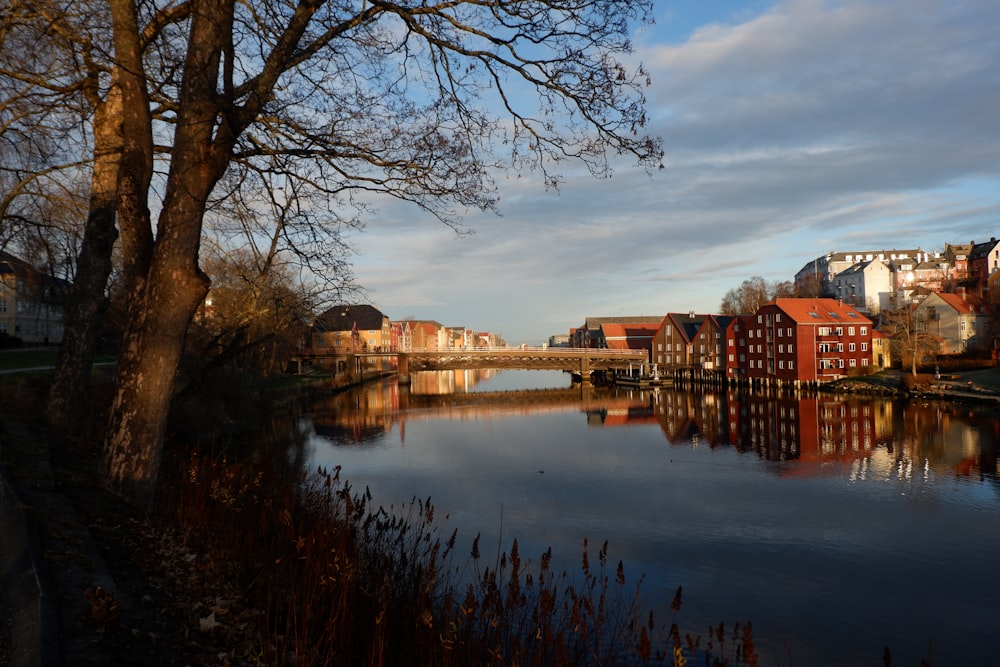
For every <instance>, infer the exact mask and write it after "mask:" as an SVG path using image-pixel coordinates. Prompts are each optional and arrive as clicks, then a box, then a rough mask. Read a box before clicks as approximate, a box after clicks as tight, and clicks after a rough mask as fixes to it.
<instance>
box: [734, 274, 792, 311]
mask: <svg viewBox="0 0 1000 667" xmlns="http://www.w3.org/2000/svg"><path fill="white" fill-rule="evenodd" d="M794 291H795V288H794V285H793V284H792V283H791V282H790V281H787V280H786V281H774V282H771V283H769V282H767V281H766V280H764V278H763V277H761V276H753V277H751V278H747V279H746V280H744V281H743V282H742V283H740V286H739V287H734V288H732V289H729V290H727V291H726V294H725V295H724V296H723V297H722V302H721V303H720V304H719V313H720V314H722V315H744V314H749V313H755V312H757V309H758V308H760V307H761V306H762V305H764V304H765V303H767V302H768V301H772V300H774V299H779V298H785V297H790V296H792V295H793V294H794Z"/></svg>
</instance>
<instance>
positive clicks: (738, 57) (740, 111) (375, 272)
mask: <svg viewBox="0 0 1000 667" xmlns="http://www.w3.org/2000/svg"><path fill="white" fill-rule="evenodd" d="M720 4H722V5H724V4H725V3H720ZM707 7H708V5H702V4H699V5H698V10H697V11H706V8H707ZM682 11H688V12H689V13H690V12H691V11H695V10H689V9H687V8H686V7H683V6H682V7H680V8H678V11H677V13H678V14H680V13H682ZM679 18H680V17H678V20H679ZM666 19H667V21H666V22H667V23H668V24H670V25H667V26H666V28H664V29H662V30H658V29H656V28H655V27H654V28H653V29H646V30H644V31H643V32H642V33H640V34H639V35H638V36H637V39H636V44H637V53H636V54H635V57H636V59H637V60H641V61H642V62H643V63H644V64H645V65H646V67H647V68H648V69H649V70H650V73H651V77H652V81H653V84H652V86H651V88H650V89H649V91H648V98H649V110H650V113H651V118H652V122H653V126H652V131H653V132H654V133H655V134H658V135H660V136H662V137H663V139H664V144H665V149H666V159H665V162H664V163H665V166H666V169H665V170H663V171H662V172H660V173H658V174H654V175H652V176H650V175H648V174H646V173H645V172H644V171H642V170H638V169H632V168H631V167H630V166H629V165H627V164H622V165H617V168H616V171H615V175H614V177H613V178H611V179H606V180H595V179H593V178H591V177H590V176H589V175H587V174H586V173H585V172H584V171H583V170H582V169H580V170H574V169H569V168H567V169H565V170H564V175H565V176H566V181H565V184H564V185H563V187H562V188H561V189H560V191H559V192H558V193H556V192H552V191H546V190H545V189H544V188H543V187H542V186H541V184H539V183H538V182H537V180H536V179H534V178H533V177H532V175H531V174H527V175H525V176H524V177H523V178H516V177H513V176H510V177H506V178H505V177H502V176H501V177H500V178H499V180H498V185H499V188H500V195H501V201H500V212H501V213H502V217H497V216H495V215H493V214H492V213H489V214H478V213H474V214H472V215H470V216H469V217H468V218H467V224H468V225H469V227H470V228H472V229H474V230H475V231H476V233H475V234H473V235H471V236H468V237H463V238H456V236H455V235H454V233H453V232H452V231H451V230H448V229H446V228H443V227H442V226H440V225H439V224H436V223H433V222H430V221H427V220H422V219H420V218H419V216H417V217H414V216H413V212H412V211H408V212H400V211H394V210H389V211H384V213H385V215H386V219H385V220H384V221H380V220H377V221H374V222H372V223H370V224H369V231H368V232H366V234H365V238H363V239H361V240H360V241H359V243H360V245H361V246H362V247H363V248H362V258H361V261H362V263H361V264H359V267H358V276H359V279H360V280H361V281H362V282H365V283H366V284H370V286H371V287H372V289H373V295H374V300H375V301H376V302H379V301H380V299H381V300H382V302H384V303H392V304H400V308H401V309H402V310H406V311H407V312H411V311H414V310H419V309H415V308H409V309H407V308H405V307H403V305H402V304H405V303H406V302H407V300H412V301H411V303H414V305H421V304H426V305H427V309H426V311H423V312H426V313H434V314H436V319H439V320H441V321H446V320H447V321H446V323H449V324H467V325H470V326H475V327H478V328H489V327H492V328H494V329H497V328H501V327H502V328H504V330H506V331H511V332H516V336H517V337H518V338H525V339H528V340H542V339H544V337H546V336H547V335H549V334H551V333H560V332H564V331H566V330H567V329H568V327H570V326H575V325H577V324H579V323H581V322H582V321H583V318H584V317H586V316H588V315H602V314H608V315H618V314H659V313H665V312H667V311H668V310H678V311H687V310H688V309H689V308H695V309H697V310H699V311H707V310H713V309H715V308H716V307H717V305H718V303H719V300H720V299H721V297H722V295H723V294H724V293H725V291H726V290H727V289H728V288H730V287H733V286H735V285H738V284H739V283H740V282H741V281H742V280H743V279H745V278H747V277H749V276H752V275H763V276H764V277H765V278H766V279H768V280H778V279H790V278H791V277H792V275H793V274H794V272H795V271H797V270H798V269H799V268H800V267H801V266H802V265H803V264H804V263H805V262H806V261H808V260H809V259H811V258H813V257H816V256H818V255H820V254H823V253H825V252H827V251H829V250H834V249H842V250H843V249H851V248H856V249H866V248H876V247H877V248H882V247H915V246H921V247H924V248H927V249H937V248H940V247H942V246H943V245H944V243H947V242H952V243H959V242H968V241H970V240H972V239H974V238H983V237H989V236H991V235H996V234H997V232H998V231H1000V230H998V229H997V228H998V227H1000V224H998V222H997V220H998V216H997V213H998V209H1000V196H998V194H997V193H998V192H1000V187H998V186H1000V132H998V131H997V127H998V126H997V122H996V113H997V109H998V108H1000V68H998V67H997V66H996V63H998V62H1000V40H997V39H996V37H995V34H994V32H995V26H997V25H1000V3H996V2H993V1H992V0H971V1H967V2H954V1H951V0H906V1H905V2H904V1H903V0H842V1H834V0H828V1H823V0H789V1H787V2H780V3H778V4H775V5H773V6H772V7H770V8H766V7H762V6H760V5H757V6H755V7H754V8H753V10H751V11H748V12H744V13H741V14H737V15H735V18H734V15H732V14H728V15H719V16H718V17H715V18H714V19H712V20H711V21H707V20H706V21H702V22H701V23H700V24H698V25H697V26H695V27H694V28H692V30H691V31H690V32H689V34H688V35H686V36H683V37H680V38H678V37H677V36H676V35H672V36H670V37H668V36H667V32H668V31H669V30H676V28H677V24H676V23H671V22H672V21H673V17H672V16H666ZM380 228H384V229H386V230H391V234H382V233H379V232H378V229H380ZM436 306H439V307H438V309H437V310H435V307H436ZM389 314H390V316H392V315H393V311H389ZM477 318H482V319H477ZM500 318H504V319H500ZM484 320H485V321H484ZM560 322H561V324H559V323H560Z"/></svg>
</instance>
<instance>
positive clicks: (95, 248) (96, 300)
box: [46, 85, 122, 434]
mask: <svg viewBox="0 0 1000 667" xmlns="http://www.w3.org/2000/svg"><path fill="white" fill-rule="evenodd" d="M121 113H122V98H121V91H120V90H119V88H118V86H117V85H114V86H112V87H111V89H110V90H109V91H108V94H107V98H106V99H105V100H104V102H102V103H101V104H99V105H98V106H97V108H96V110H95V115H94V167H93V169H94V170H93V174H92V175H91V189H90V205H89V211H88V214H87V223H86V227H85V229H84V235H83V242H82V244H81V247H80V255H79V257H78V258H77V265H76V279H75V281H74V283H73V290H72V294H71V295H70V300H69V303H68V304H67V309H66V327H65V330H64V333H63V340H62V344H61V346H60V347H59V357H58V359H57V360H56V370H55V376H54V378H53V380H52V387H51V388H50V389H49V402H48V406H47V407H46V417H47V418H48V421H49V424H50V425H52V426H53V427H54V428H55V429H56V430H57V431H60V432H62V433H65V434H68V433H73V432H75V431H77V429H78V427H79V424H80V419H81V417H82V415H83V408H84V407H85V403H86V390H87V384H88V382H89V380H90V372H91V367H92V366H93V363H94V355H95V353H96V350H97V341H98V337H99V335H100V332H101V324H102V320H103V315H104V313H105V311H106V310H107V297H106V296H105V290H106V289H107V285H108V277H109V276H110V275H111V266H112V264H111V257H112V252H113V250H114V245H115V241H116V240H117V239H118V230H117V229H116V228H115V203H116V189H117V183H118V168H119V163H120V160H121V148H122V136H121V130H122V128H121Z"/></svg>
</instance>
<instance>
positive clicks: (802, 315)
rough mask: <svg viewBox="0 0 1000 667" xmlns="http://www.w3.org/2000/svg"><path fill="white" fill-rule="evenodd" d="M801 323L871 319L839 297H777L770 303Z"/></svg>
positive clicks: (859, 321)
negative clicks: (838, 298) (839, 299)
mask: <svg viewBox="0 0 1000 667" xmlns="http://www.w3.org/2000/svg"><path fill="white" fill-rule="evenodd" d="M764 305H765V306H767V305H774V306H776V307H777V308H779V309H781V311H782V312H783V313H785V314H786V315H788V316H789V317H791V318H792V319H793V320H794V321H795V322H797V323H799V324H844V323H848V324H850V323H858V324H864V323H867V324H869V325H870V324H871V322H872V321H871V320H870V319H868V318H867V317H865V316H864V315H862V314H861V313H859V312H858V311H857V310H855V309H854V308H852V307H851V306H848V305H847V304H845V303H843V302H841V301H838V300H837V299H818V298H817V299H794V298H788V299H775V300H774V301H771V302H770V304H764Z"/></svg>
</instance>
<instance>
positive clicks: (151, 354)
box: [104, 245, 208, 512]
mask: <svg viewBox="0 0 1000 667" xmlns="http://www.w3.org/2000/svg"><path fill="white" fill-rule="evenodd" d="M146 284H147V285H148V289H147V290H146V295H145V297H144V298H143V299H142V300H141V301H137V302H136V303H135V306H134V307H133V308H130V313H131V316H132V317H133V318H134V319H133V322H134V324H133V325H130V326H129V329H128V332H127V334H126V338H125V340H124V341H123V343H124V345H123V349H122V356H121V361H120V362H119V368H118V384H117V387H116V393H115V400H114V403H113V404H112V407H111V415H110V420H109V424H108V430H107V434H106V439H105V445H104V474H105V483H106V484H107V486H108V488H109V490H110V491H111V492H113V493H114V494H116V495H118V496H119V497H122V498H124V499H126V500H127V501H129V502H130V503H131V504H133V505H134V506H136V507H138V508H140V509H143V510H145V511H147V512H148V511H150V510H151V509H152V506H153V501H154V498H155V491H156V482H157V478H158V477H159V469H160V459H161V453H162V450H163V440H164V435H165V431H166V424H167V417H168V414H169V409H170V402H171V399H172V397H173V390H174V379H175V375H176V371H177V367H178V365H179V361H180V358H181V354H182V352H183V349H184V340H185V334H186V332H187V327H188V324H189V323H190V322H191V318H192V317H193V316H194V313H195V311H196V310H197V308H198V306H199V305H200V304H201V302H202V300H203V299H204V298H205V295H206V294H207V293H208V279H207V278H206V277H205V276H204V275H203V274H202V273H201V272H200V271H198V270H197V268H196V266H195V265H194V263H193V262H192V261H190V253H189V252H186V251H185V250H184V247H183V246H181V245H175V246H172V247H170V248H166V249H165V248H164V246H158V248H157V253H156V256H155V257H154V260H153V267H152V269H151V272H150V276H149V280H148V281H147V282H146Z"/></svg>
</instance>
